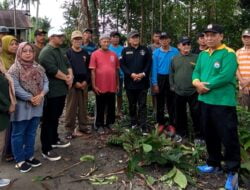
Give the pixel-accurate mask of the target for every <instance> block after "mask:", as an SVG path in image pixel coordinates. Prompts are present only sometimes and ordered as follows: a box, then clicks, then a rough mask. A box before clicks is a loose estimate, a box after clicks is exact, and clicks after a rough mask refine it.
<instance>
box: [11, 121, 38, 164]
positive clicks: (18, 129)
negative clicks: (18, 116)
mask: <svg viewBox="0 0 250 190" xmlns="http://www.w3.org/2000/svg"><path fill="white" fill-rule="evenodd" d="M39 122H40V117H33V118H32V119H30V120H23V121H13V122H12V127H13V128H12V134H11V144H12V151H13V154H14V158H15V160H16V162H17V163H18V162H22V161H25V160H27V159H30V158H31V157H33V155H34V146H35V139H36V130H37V128H38V125H39Z"/></svg>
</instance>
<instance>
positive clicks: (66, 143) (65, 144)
mask: <svg viewBox="0 0 250 190" xmlns="http://www.w3.org/2000/svg"><path fill="white" fill-rule="evenodd" d="M51 146H52V148H66V147H69V146H70V142H69V141H63V140H59V141H57V143H56V144H52V145H51Z"/></svg>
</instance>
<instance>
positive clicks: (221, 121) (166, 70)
mask: <svg viewBox="0 0 250 190" xmlns="http://www.w3.org/2000/svg"><path fill="white" fill-rule="evenodd" d="M223 33H224V31H223V27H222V26H220V25H217V24H210V25H208V26H207V27H206V28H205V30H204V31H203V32H202V33H200V34H199V35H198V40H197V42H198V44H199V46H198V48H197V49H194V50H192V46H191V39H190V38H189V37H186V36H182V37H181V38H180V39H179V41H178V45H177V48H175V47H173V46H171V45H170V44H171V38H170V35H169V33H166V32H155V33H153V35H152V40H153V43H152V44H150V45H149V46H148V47H146V46H144V45H141V44H140V34H139V33H138V32H137V31H131V32H129V33H128V34H127V43H128V46H127V47H123V46H122V45H120V39H121V34H120V33H119V32H116V31H115V32H112V33H110V34H102V35H100V37H99V48H98V47H97V46H96V45H95V44H94V43H93V42H92V40H91V38H92V30H91V29H86V30H84V31H83V32H81V31H78V30H76V31H74V32H72V34H71V47H70V48H69V49H68V50H67V52H66V55H65V53H64V52H63V51H62V50H61V49H60V46H61V45H62V43H63V40H64V34H63V33H62V32H61V31H58V30H55V29H51V30H50V31H48V41H49V42H48V44H47V45H45V37H46V35H47V32H46V31H44V30H42V29H38V30H36V31H35V39H36V42H35V44H30V43H28V42H23V43H20V44H19V45H18V43H17V39H16V38H15V37H13V36H10V35H6V36H4V37H2V39H1V41H2V52H1V54H0V63H1V67H0V68H1V70H0V71H1V72H0V73H1V75H0V77H1V78H0V79H1V81H0V83H1V86H3V87H4V88H1V93H0V96H1V98H0V103H1V105H0V108H1V110H0V118H1V126H0V127H1V128H0V129H1V131H3V130H6V129H7V130H6V135H5V136H6V138H5V139H6V142H5V148H6V147H8V145H11V146H10V147H11V149H10V148H9V151H10V152H9V154H10V155H11V153H12V154H13V156H14V159H15V161H16V168H18V169H19V170H20V171H21V172H28V171H30V170H31V168H32V167H38V166H40V165H41V162H40V161H39V160H37V159H36V158H35V157H34V144H35V137H36V131H37V128H38V126H39V123H40V122H41V144H42V156H43V157H44V158H46V159H48V160H50V161H57V160H60V159H61V156H60V155H58V154H57V153H56V151H54V150H55V148H66V147H68V146H70V141H67V140H70V139H72V138H74V137H78V136H82V135H83V134H84V133H88V134H89V133H91V132H92V128H93V129H95V130H96V132H97V133H98V134H100V135H102V134H104V133H107V132H110V131H112V130H114V129H113V127H112V124H114V122H115V120H116V115H117V116H118V117H121V116H122V94H123V93H122V90H123V83H124V89H125V91H126V95H127V99H128V104H129V116H130V127H131V128H132V129H139V130H140V131H141V132H142V134H147V133H148V132H149V131H150V130H151V129H152V128H151V127H150V126H148V125H147V94H148V89H149V87H151V95H152V100H153V107H154V110H155V111H156V122H157V130H158V131H159V133H161V132H163V131H164V130H167V131H168V132H171V136H172V137H173V138H174V140H175V141H176V142H181V141H182V138H183V137H186V136H187V135H188V126H187V125H188V121H187V104H188V105H189V106H188V107H189V110H190V114H191V118H192V123H193V127H194V128H193V129H194V134H195V139H196V140H203V139H204V140H205V142H206V146H207V151H208V159H207V164H206V165H202V166H198V167H197V169H198V170H199V171H200V172H202V173H217V172H219V171H221V168H222V167H221V161H223V160H224V161H225V165H226V171H227V173H228V178H227V181H226V184H225V188H226V189H230V190H231V189H232V190H234V189H237V188H238V170H239V167H240V146H239V140H238V134H237V114H236V108H235V106H236V97H235V94H236V71H237V76H238V79H239V82H240V92H241V99H242V100H244V101H243V102H244V103H246V102H247V105H246V104H245V105H246V106H249V86H250V80H249V76H250V75H249V71H248V67H249V65H250V59H249V56H250V53H249V49H250V29H247V30H244V31H243V33H242V41H243V43H244V47H243V48H241V49H240V50H238V51H237V56H238V59H237V56H236V54H235V53H234V51H233V50H232V49H230V48H228V47H227V46H226V45H224V44H223V43H222V40H223ZM238 64H239V67H238ZM237 67H238V70H237ZM90 89H92V90H93V92H94V93H95V97H96V108H95V121H94V124H93V127H92V125H91V122H90V118H89V116H88V111H87V103H88V91H89V90H90ZM116 97H117V98H116ZM116 99H117V101H116ZM116 102H117V109H116ZM65 103H66V114H65V128H66V130H67V134H66V138H65V139H66V140H64V139H62V138H60V137H59V134H58V124H59V118H60V116H61V115H62V112H63V110H64V107H65ZM165 110H167V111H165ZM166 113H167V114H168V117H166ZM76 118H77V119H78V126H76ZM3 121H4V122H3ZM10 121H11V122H10ZM2 123H4V125H2ZM0 134H1V136H3V133H2V132H1V133H0ZM2 139H3V138H2ZM0 140H1V138H0ZM2 144H4V143H0V145H2ZM221 144H222V145H223V146H224V155H223V156H222V151H221ZM7 149H8V148H7ZM5 155H7V154H6V152H5ZM4 182H6V183H7V182H8V180H7V181H6V180H4V179H0V184H1V183H2V184H3V183H4ZM6 183H5V184H6Z"/></svg>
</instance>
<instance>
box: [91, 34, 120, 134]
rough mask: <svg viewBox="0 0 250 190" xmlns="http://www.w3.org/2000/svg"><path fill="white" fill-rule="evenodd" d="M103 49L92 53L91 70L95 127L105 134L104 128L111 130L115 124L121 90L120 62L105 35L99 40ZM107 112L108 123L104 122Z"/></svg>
mask: <svg viewBox="0 0 250 190" xmlns="http://www.w3.org/2000/svg"><path fill="white" fill-rule="evenodd" d="M99 42H100V46H101V48H100V49H98V50H96V51H95V52H93V53H92V55H91V59H90V65H89V68H90V69H91V79H92V87H93V90H94V92H95V94H96V118H95V127H96V129H97V132H98V133H99V134H103V133H104V132H105V131H104V127H106V128H110V125H112V124H113V123H114V122H115V94H116V92H117V90H118V88H119V76H118V72H119V67H120V65H119V60H118V58H117V56H116V54H115V53H114V52H112V51H110V50H109V49H108V48H109V44H110V36H109V35H106V34H103V35H101V36H100V38H99ZM105 110H107V115H106V122H104V115H105Z"/></svg>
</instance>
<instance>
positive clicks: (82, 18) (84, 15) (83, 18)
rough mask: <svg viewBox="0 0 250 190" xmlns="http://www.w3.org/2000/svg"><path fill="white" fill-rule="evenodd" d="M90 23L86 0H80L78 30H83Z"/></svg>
mask: <svg viewBox="0 0 250 190" xmlns="http://www.w3.org/2000/svg"><path fill="white" fill-rule="evenodd" d="M90 26H91V24H90V14H89V7H88V0H81V7H80V9H79V17H78V26H77V28H78V30H81V31H82V30H84V28H89V27H90Z"/></svg>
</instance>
